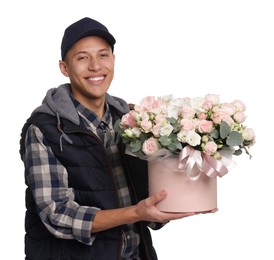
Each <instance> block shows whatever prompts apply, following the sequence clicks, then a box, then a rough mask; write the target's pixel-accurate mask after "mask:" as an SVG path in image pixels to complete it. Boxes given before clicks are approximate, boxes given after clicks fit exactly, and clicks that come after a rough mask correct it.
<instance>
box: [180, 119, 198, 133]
mask: <svg viewBox="0 0 274 260" xmlns="http://www.w3.org/2000/svg"><path fill="white" fill-rule="evenodd" d="M180 124H181V126H182V129H183V130H185V131H190V130H193V129H194V128H195V125H194V123H193V121H192V120H190V119H186V118H184V119H182V120H181V121H180Z"/></svg>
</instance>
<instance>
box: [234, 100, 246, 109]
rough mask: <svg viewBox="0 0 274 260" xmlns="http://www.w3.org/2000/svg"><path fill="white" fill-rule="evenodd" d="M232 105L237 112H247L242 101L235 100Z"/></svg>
mask: <svg viewBox="0 0 274 260" xmlns="http://www.w3.org/2000/svg"><path fill="white" fill-rule="evenodd" d="M232 104H233V105H234V106H235V107H236V111H239V112H240V111H241V112H243V111H245V110H246V107H245V104H244V103H243V102H242V101H241V100H234V101H233V102H232Z"/></svg>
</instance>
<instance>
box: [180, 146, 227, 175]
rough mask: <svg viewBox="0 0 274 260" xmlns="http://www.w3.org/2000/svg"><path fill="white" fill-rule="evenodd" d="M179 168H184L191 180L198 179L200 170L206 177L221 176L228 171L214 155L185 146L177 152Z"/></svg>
mask: <svg viewBox="0 0 274 260" xmlns="http://www.w3.org/2000/svg"><path fill="white" fill-rule="evenodd" d="M178 168H179V169H181V170H182V169H184V170H186V173H187V175H188V176H189V178H190V179H191V180H197V179H199V177H200V175H201V173H202V172H204V173H205V174H206V175H207V176H208V177H210V178H215V177H217V176H219V177H222V176H224V175H225V174H226V173H228V169H227V167H226V166H225V165H224V164H223V163H222V162H221V161H219V160H216V159H215V158H214V157H212V156H210V155H208V154H206V153H201V152H200V151H197V150H195V149H194V148H193V147H191V146H186V147H184V149H183V150H182V151H181V152H180V154H179V164H178Z"/></svg>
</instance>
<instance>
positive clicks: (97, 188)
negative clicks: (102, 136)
mask: <svg viewBox="0 0 274 260" xmlns="http://www.w3.org/2000/svg"><path fill="white" fill-rule="evenodd" d="M112 111H113V110H112ZM113 116H114V121H115V119H117V115H116V117H115V115H113ZM61 123H62V126H61V128H62V131H64V132H65V133H66V135H67V136H68V137H69V139H70V140H71V141H72V142H73V143H72V144H71V143H69V142H67V141H66V139H65V138H61V143H60V137H61V134H62V133H61V132H60V131H59V130H58V128H57V119H56V117H54V116H51V115H48V114H42V113H41V114H35V115H34V116H32V117H30V118H29V119H28V121H27V122H26V124H25V125H24V127H23V130H22V134H21V137H22V138H21V141H20V143H21V146H20V154H21V156H23V154H24V139H25V134H26V130H27V128H28V126H29V125H30V124H35V125H36V126H38V127H39V129H40V130H41V131H42V133H43V134H44V136H45V138H46V139H47V141H48V143H49V144H50V146H51V148H52V150H53V152H54V154H55V155H56V157H57V159H58V160H59V161H60V162H61V163H62V164H63V165H64V166H65V167H66V169H67V171H68V183H69V187H73V188H74V190H75V201H76V202H77V203H79V204H80V205H85V206H95V207H98V208H100V209H113V208H117V207H118V199H117V198H118V195H117V189H116V187H115V185H114V181H113V176H112V169H111V166H110V163H109V161H108V158H107V155H106V153H105V149H104V147H103V146H102V144H101V142H100V141H99V140H98V138H97V137H96V136H95V135H94V134H93V133H91V132H89V131H87V130H86V128H85V127H84V126H83V125H80V126H77V125H75V124H73V123H71V122H70V121H68V120H65V119H62V120H61ZM60 145H61V146H60ZM61 147H62V150H61ZM120 151H121V157H122V161H123V166H124V169H125V172H126V177H127V180H128V183H129V188H130V191H131V194H132V198H133V203H137V202H138V201H140V200H142V199H144V198H146V197H147V196H148V187H147V185H148V182H147V163H146V161H144V160H140V159H138V158H136V157H133V156H128V155H126V154H125V153H124V147H123V145H120ZM128 173H130V174H128ZM25 174H27V172H26V173H25ZM26 184H27V183H26ZM26 209H27V210H26V218H25V230H26V234H25V252H26V259H30V260H44V259H45V260H46V259H50V260H64V259H66V260H77V259H79V260H80V259H81V260H93V259H94V260H116V259H117V260H118V259H120V248H121V243H122V237H121V227H116V228H112V229H109V230H106V231H102V232H98V233H97V234H96V240H95V241H94V243H93V245H92V246H88V245H85V244H83V243H80V242H78V241H76V240H67V239H58V238H56V237H54V236H53V235H52V234H51V233H50V232H49V231H48V230H47V229H46V228H45V226H44V225H43V223H42V222H41V220H40V218H39V216H38V214H37V211H36V206H35V203H34V199H33V196H32V193H31V191H30V190H29V188H27V189H26ZM147 224H148V223H146V222H138V223H136V227H137V229H138V232H139V234H140V236H141V245H140V249H141V253H142V260H143V259H144V260H155V259H157V256H156V252H155V250H154V248H153V246H152V241H151V235H150V232H149V229H148V228H147Z"/></svg>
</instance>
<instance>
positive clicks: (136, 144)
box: [129, 140, 142, 153]
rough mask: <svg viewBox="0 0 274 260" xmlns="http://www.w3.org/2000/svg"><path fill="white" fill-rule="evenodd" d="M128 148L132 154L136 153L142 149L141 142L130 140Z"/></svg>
mask: <svg viewBox="0 0 274 260" xmlns="http://www.w3.org/2000/svg"><path fill="white" fill-rule="evenodd" d="M129 147H130V150H131V151H132V152H133V153H137V152H138V151H140V150H141V148H142V142H141V141H140V140H132V141H131V142H130V144H129Z"/></svg>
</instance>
